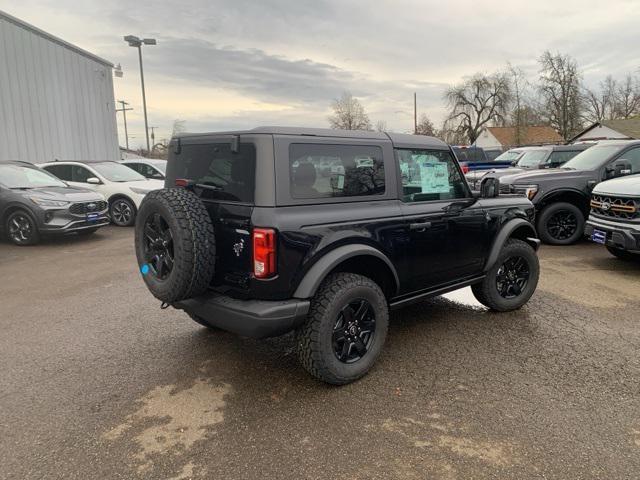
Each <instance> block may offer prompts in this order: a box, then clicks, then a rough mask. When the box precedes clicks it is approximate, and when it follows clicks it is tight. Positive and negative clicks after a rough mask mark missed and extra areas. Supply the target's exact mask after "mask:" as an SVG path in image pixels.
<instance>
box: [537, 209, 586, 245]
mask: <svg viewBox="0 0 640 480" xmlns="http://www.w3.org/2000/svg"><path fill="white" fill-rule="evenodd" d="M561 211H566V212H570V213H572V214H573V215H574V216H575V218H576V223H577V225H576V230H575V232H574V233H573V235H571V236H570V237H568V238H566V239H558V238H554V237H553V236H552V235H551V234H550V233H549V231H548V230H547V223H548V221H549V220H550V219H551V217H553V215H555V214H556V213H558V212H561ZM584 224H585V218H584V213H583V212H582V210H580V208H578V207H576V206H575V205H573V204H572V203H567V202H557V203H552V204H550V205H548V206H546V207H545V208H543V209H542V212H541V213H540V215H539V216H538V222H537V226H538V234H539V235H540V240H542V241H543V242H544V243H547V244H549V245H571V244H573V243H576V242H577V241H578V240H580V239H581V238H582V235H583V234H584Z"/></svg>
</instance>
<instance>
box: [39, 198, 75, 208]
mask: <svg viewBox="0 0 640 480" xmlns="http://www.w3.org/2000/svg"><path fill="white" fill-rule="evenodd" d="M29 198H30V199H31V201H32V202H33V203H35V204H36V205H40V206H41V207H66V206H67V205H69V202H65V201H64V200H47V199H45V198H40V197H29Z"/></svg>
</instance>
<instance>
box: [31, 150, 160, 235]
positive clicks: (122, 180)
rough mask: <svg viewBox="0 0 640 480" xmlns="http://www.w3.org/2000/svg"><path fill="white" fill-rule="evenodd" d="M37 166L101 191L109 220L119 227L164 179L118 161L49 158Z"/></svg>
mask: <svg viewBox="0 0 640 480" xmlns="http://www.w3.org/2000/svg"><path fill="white" fill-rule="evenodd" d="M39 166H40V167H41V168H43V169H45V170H47V171H48V172H50V173H52V174H54V175H55V176H56V177H58V178H59V179H61V180H64V181H65V182H67V183H68V184H69V185H72V186H76V187H84V188H89V189H91V190H94V191H96V192H99V193H101V194H103V195H104V196H105V198H106V199H107V201H108V202H109V214H110V216H111V221H112V222H113V223H115V224H116V225H119V226H123V227H124V226H129V225H133V223H134V222H135V219H136V212H137V211H138V208H139V207H140V203H141V202H142V199H143V198H144V196H145V195H146V194H147V193H149V192H150V191H152V190H158V189H160V188H163V187H164V182H162V181H160V180H149V179H147V178H145V177H143V176H142V175H140V174H139V173H137V172H135V171H133V170H131V169H130V168H129V167H126V166H124V165H122V164H121V163H118V162H109V161H98V162H89V161H86V162H50V163H43V164H41V165H39Z"/></svg>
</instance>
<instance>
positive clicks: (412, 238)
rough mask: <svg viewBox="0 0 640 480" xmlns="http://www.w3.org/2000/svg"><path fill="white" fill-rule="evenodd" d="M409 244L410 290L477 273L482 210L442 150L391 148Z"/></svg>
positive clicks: (483, 234)
mask: <svg viewBox="0 0 640 480" xmlns="http://www.w3.org/2000/svg"><path fill="white" fill-rule="evenodd" d="M396 157H397V161H398V165H399V170H400V175H401V178H402V201H403V203H402V209H403V214H404V216H405V228H406V229H407V231H408V235H409V242H408V243H407V245H406V260H407V264H408V265H409V271H408V273H409V275H408V276H409V278H408V281H409V282H408V283H409V286H410V290H412V291H418V290H423V289H426V288H432V287H435V286H438V285H444V284H447V283H451V282H455V281H458V280H462V279H464V278H467V277H470V276H473V275H477V274H479V273H480V272H481V270H482V266H483V260H484V257H483V252H484V251H485V249H486V244H487V241H488V240H487V238H488V219H487V216H486V212H485V211H484V210H483V209H482V208H480V207H479V205H478V203H477V202H476V201H475V199H474V198H473V197H472V196H471V193H470V191H469V188H468V186H467V184H466V182H465V180H464V178H463V177H462V173H461V172H460V170H459V168H458V165H457V164H456V163H455V161H454V160H453V158H452V156H451V153H450V152H449V151H446V150H442V151H439V150H433V151H432V150H415V149H412V150H409V149H398V150H396Z"/></svg>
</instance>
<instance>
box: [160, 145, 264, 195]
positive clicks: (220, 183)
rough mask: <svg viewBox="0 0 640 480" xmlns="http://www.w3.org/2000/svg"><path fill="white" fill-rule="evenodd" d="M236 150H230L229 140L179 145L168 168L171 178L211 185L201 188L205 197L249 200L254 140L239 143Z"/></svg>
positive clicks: (251, 193)
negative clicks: (178, 149) (225, 141)
mask: <svg viewBox="0 0 640 480" xmlns="http://www.w3.org/2000/svg"><path fill="white" fill-rule="evenodd" d="M238 150H239V151H238V152H237V153H232V152H231V144H230V143H209V144H206V145H182V148H181V151H180V153H178V154H175V156H174V162H173V165H172V166H171V168H170V171H171V176H172V179H173V180H174V181H175V179H176V178H184V179H188V180H191V181H193V182H195V183H196V184H199V185H206V186H208V187H213V188H210V189H204V190H203V192H202V195H201V197H202V198H204V199H210V200H222V201H230V202H243V203H252V202H253V197H254V190H255V172H256V148H255V145H254V144H253V143H241V144H240V148H239V149H238Z"/></svg>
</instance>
